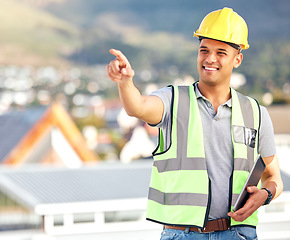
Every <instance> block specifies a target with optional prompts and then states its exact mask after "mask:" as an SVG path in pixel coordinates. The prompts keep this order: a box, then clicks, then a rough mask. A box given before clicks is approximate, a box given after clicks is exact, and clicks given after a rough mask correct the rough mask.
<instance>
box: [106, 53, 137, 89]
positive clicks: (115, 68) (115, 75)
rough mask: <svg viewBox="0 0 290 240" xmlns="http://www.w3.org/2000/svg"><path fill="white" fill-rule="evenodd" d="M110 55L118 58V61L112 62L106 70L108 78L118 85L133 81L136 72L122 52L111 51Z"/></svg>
mask: <svg viewBox="0 0 290 240" xmlns="http://www.w3.org/2000/svg"><path fill="white" fill-rule="evenodd" d="M110 53H111V54H112V55H114V56H116V59H115V60H112V61H111V62H110V63H109V64H108V65H107V68H106V70H107V74H108V77H109V78H110V79H111V80H112V81H114V82H117V83H118V82H121V81H128V80H132V79H133V77H134V74H135V72H134V70H133V69H132V67H131V64H130V62H129V61H128V59H127V58H126V57H125V55H124V54H123V53H122V52H121V51H119V50H115V49H111V50H110Z"/></svg>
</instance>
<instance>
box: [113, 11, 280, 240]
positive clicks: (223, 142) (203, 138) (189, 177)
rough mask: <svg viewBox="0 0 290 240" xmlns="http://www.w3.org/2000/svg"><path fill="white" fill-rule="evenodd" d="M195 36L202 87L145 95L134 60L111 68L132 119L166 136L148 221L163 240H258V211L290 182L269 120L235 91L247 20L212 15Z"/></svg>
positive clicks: (152, 187) (117, 62) (156, 168)
mask: <svg viewBox="0 0 290 240" xmlns="http://www.w3.org/2000/svg"><path fill="white" fill-rule="evenodd" d="M194 36H196V37H198V38H199V40H200V46H199V51H198V58H197V67H198V73H199V81H198V82H197V83H194V84H193V85H191V86H186V87H185V86H182V87H181V86H177V87H176V86H170V87H166V88H163V89H160V90H158V91H156V92H154V93H152V94H151V95H149V96H143V95H141V94H140V92H139V91H138V89H137V88H136V87H135V86H134V83H133V76H134V70H133V69H132V68H131V65H130V63H129V61H128V60H127V58H126V57H125V56H124V55H123V54H122V53H121V52H120V51H118V50H114V49H111V50H110V52H111V54H113V55H115V56H116V59H115V60H113V61H111V62H110V64H109V65H108V66H107V73H108V76H109V77H110V78H111V79H112V80H113V81H115V82H116V83H117V84H118V89H119V95H120V99H121V101H122V104H123V106H124V108H125V110H126V112H127V113H128V114H129V115H130V116H135V117H137V118H139V119H141V120H143V121H145V122H147V123H149V124H151V125H153V126H157V127H159V129H160V134H159V144H158V147H157V149H156V150H155V151H154V152H153V156H154V165H153V169H152V176H151V183H150V189H149V197H148V208H147V219H148V220H151V221H155V222H158V223H161V224H163V225H164V230H163V232H162V236H161V239H212V237H214V238H215V239H226V238H227V239H256V237H257V236H256V229H255V227H256V225H257V222H258V221H257V211H256V210H257V209H258V208H259V207H260V206H262V205H264V204H268V203H269V202H270V201H271V200H272V199H273V198H276V197H278V196H279V195H280V193H281V192H282V189H283V183H282V180H281V176H280V169H279V164H278V159H277V156H276V152H275V151H276V150H275V146H274V136H273V135H274V134H273V127H272V123H271V120H270V117H269V114H268V112H267V110H266V108H264V107H260V106H259V105H258V104H257V102H256V101H255V100H254V99H252V98H249V97H246V96H244V95H242V94H240V93H237V92H236V91H235V90H233V89H231V88H230V87H229V86H230V78H231V74H232V70H233V68H238V67H239V66H240V64H241V63H242V60H243V55H242V53H241V50H242V49H247V48H249V45H248V42H247V37H248V29H247V25H246V23H245V21H244V20H243V18H242V17H240V16H239V15H238V14H237V13H235V12H234V11H233V10H232V9H230V8H224V9H222V10H217V11H214V12H211V13H209V14H208V15H207V16H206V17H205V18H204V19H203V21H202V23H201V25H200V27H199V29H198V30H197V31H196V32H195V34H194ZM258 154H260V155H261V156H262V158H263V160H264V162H265V164H266V169H265V171H264V173H263V175H262V178H261V183H262V188H261V189H260V188H258V187H255V186H251V187H248V189H247V191H248V192H249V193H250V198H249V199H248V201H247V202H246V204H245V205H244V207H242V208H241V209H239V210H237V211H236V212H233V211H232V209H233V206H234V204H235V201H236V200H237V196H238V194H239V193H240V191H241V189H242V187H243V185H244V183H245V181H246V178H247V176H248V174H249V171H250V170H251V168H252V166H253V163H254V161H255V160H256V158H257V156H258Z"/></svg>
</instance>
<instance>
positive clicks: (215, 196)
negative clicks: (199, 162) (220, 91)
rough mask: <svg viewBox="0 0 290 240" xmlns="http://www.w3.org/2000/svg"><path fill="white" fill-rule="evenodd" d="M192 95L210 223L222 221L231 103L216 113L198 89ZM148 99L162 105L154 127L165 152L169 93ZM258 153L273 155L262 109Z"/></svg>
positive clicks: (229, 171)
mask: <svg viewBox="0 0 290 240" xmlns="http://www.w3.org/2000/svg"><path fill="white" fill-rule="evenodd" d="M195 93H196V98H197V102H198V106H199V110H200V115H201V119H202V124H203V135H204V139H205V140H204V141H205V144H204V145H205V156H206V163H207V171H208V176H209V178H210V180H211V194H212V198H211V206H210V212H209V219H218V218H225V217H227V213H228V209H229V206H228V205H229V182H230V181H229V179H230V176H231V174H232V169H233V144H232V138H231V114H232V112H231V110H232V101H231V99H230V100H228V101H227V102H226V103H224V104H222V105H220V106H219V107H218V111H217V113H216V112H215V110H214V108H213V105H212V104H211V102H210V101H209V100H207V99H206V98H205V97H204V96H202V94H201V93H200V91H199V90H198V88H197V87H196V88H195ZM151 95H155V96H158V97H159V98H161V100H162V101H163V104H164V112H163V117H162V120H161V122H160V123H159V124H157V125H156V127H159V128H161V129H162V130H163V133H164V134H166V135H165V136H164V141H165V146H166V147H167V148H168V147H169V145H170V129H171V128H170V127H171V100H172V89H171V87H165V88H162V89H159V90H157V91H155V92H153V93H151ZM221 136H222V139H221ZM258 151H259V153H260V154H261V156H262V157H269V156H273V155H274V154H276V148H275V143H274V130H273V125H272V121H271V119H270V116H269V114H268V111H267V109H266V108H265V107H262V106H261V126H260V134H259V149H258Z"/></svg>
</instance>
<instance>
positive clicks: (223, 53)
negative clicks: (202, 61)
mask: <svg viewBox="0 0 290 240" xmlns="http://www.w3.org/2000/svg"><path fill="white" fill-rule="evenodd" d="M218 55H227V54H226V52H218Z"/></svg>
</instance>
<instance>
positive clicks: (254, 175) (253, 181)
mask: <svg viewBox="0 0 290 240" xmlns="http://www.w3.org/2000/svg"><path fill="white" fill-rule="evenodd" d="M265 167H266V165H265V163H264V161H263V159H262V157H261V156H260V155H259V156H258V158H257V160H256V162H255V164H254V166H253V168H252V170H251V172H250V174H249V176H248V178H247V181H246V183H245V185H244V187H243V189H242V191H241V193H240V195H239V197H238V199H237V201H236V203H235V206H234V208H233V210H234V211H237V210H238V209H240V208H242V207H243V206H244V205H245V203H246V201H247V200H248V198H249V196H250V194H249V193H248V191H247V187H249V186H257V185H258V183H259V181H260V179H261V177H262V174H263V172H264V170H265Z"/></svg>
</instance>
